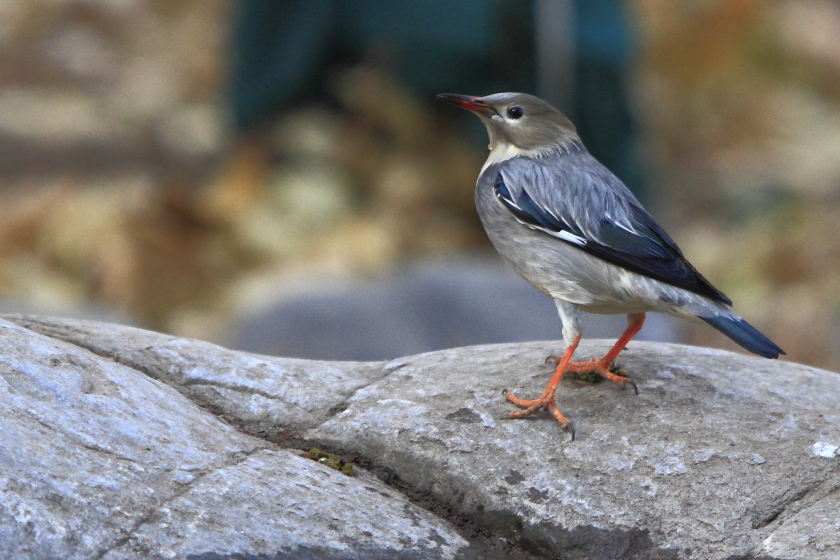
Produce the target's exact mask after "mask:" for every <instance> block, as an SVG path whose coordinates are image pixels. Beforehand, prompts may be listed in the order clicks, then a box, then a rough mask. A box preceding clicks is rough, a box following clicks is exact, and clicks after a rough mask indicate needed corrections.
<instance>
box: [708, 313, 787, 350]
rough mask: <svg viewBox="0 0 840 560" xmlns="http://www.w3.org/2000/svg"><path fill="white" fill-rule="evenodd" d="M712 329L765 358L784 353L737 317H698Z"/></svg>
mask: <svg viewBox="0 0 840 560" xmlns="http://www.w3.org/2000/svg"><path fill="white" fill-rule="evenodd" d="M700 318H701V319H703V320H704V321H706V322H707V323H709V324H710V325H712V326H713V327H714V328H716V329H717V330H719V331H720V332H722V333H723V334H725V335H726V336H728V337H729V338H731V339H732V340H734V341H735V342H737V343H738V344H740V345H741V346H743V347H744V348H746V349H747V350H749V351H750V352H752V353H753V354H758V355H759V356H763V357H765V358H778V357H779V354H784V353H785V351H784V350H782V349H781V348H779V347H778V346H776V344H775V343H774V342H773V341H772V340H770V339H769V338H767V337H766V336H764V335H763V334H761V333H760V332H758V329H756V328H755V327H753V326H752V325H750V324H749V323H747V322H746V321H744V320H743V319H742V318H740V317H738V316H737V315H734V314H733V315H732V316H726V315H717V316H714V317H700Z"/></svg>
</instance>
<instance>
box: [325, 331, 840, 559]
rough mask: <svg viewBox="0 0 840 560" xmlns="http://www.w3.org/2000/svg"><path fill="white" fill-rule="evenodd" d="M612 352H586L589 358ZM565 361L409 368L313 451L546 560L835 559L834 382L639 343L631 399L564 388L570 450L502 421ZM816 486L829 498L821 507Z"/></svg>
mask: <svg viewBox="0 0 840 560" xmlns="http://www.w3.org/2000/svg"><path fill="white" fill-rule="evenodd" d="M607 348H608V346H607V344H605V343H604V342H588V343H586V344H583V345H582V346H581V350H579V352H580V355H582V356H593V355H601V354H603V353H604V352H605V351H606V350H607ZM557 350H558V348H557V345H556V344H551V343H528V344H518V345H500V346H490V347H478V348H471V349H455V350H449V351H443V352H436V353H432V354H426V355H422V356H416V357H411V358H406V359H405V360H404V364H405V365H404V367H402V368H400V369H398V370H396V371H394V372H393V373H392V374H390V375H389V376H387V377H385V378H383V379H381V380H379V381H377V382H375V383H373V384H372V385H370V386H368V387H366V388H364V389H362V390H360V391H358V392H357V393H356V394H355V395H354V396H353V397H352V398H351V399H350V400H349V401H348V403H347V408H346V409H345V410H344V411H343V412H341V413H340V414H338V415H336V416H335V417H333V418H332V419H330V420H328V421H327V422H326V423H324V424H323V425H321V426H320V427H318V428H317V429H316V430H313V431H312V432H310V433H309V434H308V436H309V437H310V438H311V439H314V440H316V441H319V442H323V443H324V444H327V445H329V446H331V447H333V448H334V449H340V450H343V451H345V452H355V453H360V454H362V453H363V454H364V455H365V456H366V457H367V458H368V460H370V461H372V462H373V463H375V464H378V465H381V466H383V467H385V468H387V469H390V470H392V471H394V472H397V473H399V475H400V477H402V478H403V479H404V480H405V481H406V482H407V483H408V484H410V485H412V486H413V487H415V488H416V489H418V490H419V491H422V492H428V493H430V494H431V495H432V496H434V497H435V499H437V500H440V501H445V502H446V503H447V504H448V505H449V506H450V507H452V508H454V509H456V510H457V511H459V513H460V514H461V515H463V516H468V517H477V518H480V519H481V521H480V523H481V524H482V525H483V526H485V527H486V528H487V529H488V530H490V531H492V532H493V533H494V534H497V535H499V536H500V537H502V538H506V539H510V540H514V541H517V542H518V543H519V544H520V546H523V547H525V548H527V549H529V550H534V551H538V552H539V553H541V554H544V555H545V556H546V557H551V556H552V555H558V556H560V557H562V558H564V559H565V558H596V557H597V558H697V559H706V560H711V559H718V558H719V559H726V558H749V557H751V556H750V554H755V555H759V556H761V557H762V558H764V557H769V558H803V559H804V558H812V557H814V556H813V554H814V553H815V551H820V553H821V554H823V555H825V554H828V556H824V557H826V558H827V557H830V556H832V555H834V557H837V555H840V547H838V544H837V537H836V535H837V534H838V532H837V523H838V519H837V517H836V514H835V515H834V516H833V518H832V516H830V515H826V512H828V511H835V512H836V509H834V510H832V509H831V505H830V504H832V503H836V500H837V495H836V493H837V489H836V488H837V486H838V485H840V479H838V477H837V473H838V470H839V469H838V467H840V463H838V459H837V458H836V457H833V456H832V457H829V456H827V455H828V454H827V453H826V452H825V451H826V449H827V448H826V447H825V445H830V446H834V445H837V444H838V443H840V400H838V398H837V395H840V376H838V375H836V374H833V373H830V372H825V371H820V370H816V369H813V368H809V367H805V366H800V365H796V364H791V363H786V362H779V361H770V360H763V359H757V358H753V357H748V356H744V355H740V354H734V353H729V352H724V351H716V350H706V349H701V348H692V347H686V346H678V345H663V344H650V343H638V342H634V343H631V345H630V347H629V348H628V349H627V350H626V351H625V352H624V353H623V354H622V357H621V360H620V361H621V362H622V363H623V366H624V367H625V368H626V369H628V370H629V371H631V372H632V374H633V378H634V379H635V381H636V383H637V384H638V387H639V392H640V394H639V395H638V396H635V395H633V392H632V391H624V392H621V391H619V390H617V388H616V387H615V386H613V385H611V384H609V383H599V384H584V383H582V382H579V381H574V380H568V381H564V382H563V384H562V385H561V390H560V391H559V393H558V405H559V407H560V409H561V410H562V411H563V412H564V413H566V414H567V415H568V416H569V417H570V418H571V419H572V421H573V422H575V424H576V426H577V439H576V440H574V441H570V438H569V437H568V435H567V434H565V433H564V432H562V431H561V430H560V428H559V426H558V425H557V423H556V422H555V421H554V420H553V419H551V418H549V417H548V416H542V417H534V418H532V419H528V420H518V421H510V420H503V419H502V418H503V417H504V416H505V415H506V414H507V413H508V412H510V411H511V410H513V409H514V408H513V407H512V405H510V404H508V403H506V402H505V401H504V400H503V397H502V396H501V392H502V390H503V389H505V388H510V389H513V390H514V391H515V393H516V394H517V395H519V396H521V397H528V396H537V395H539V393H540V392H541V390H542V388H543V386H544V384H545V383H546V381H547V379H548V377H549V376H550V372H551V366H543V365H541V364H542V362H543V358H544V357H545V356H546V355H547V354H548V353H549V352H551V351H557ZM820 443H822V444H824V445H817V447H816V448H815V447H814V446H815V444H820ZM828 449H830V448H828ZM821 484H828V485H829V486H830V487H831V488H833V490H832V492H833V493H830V494H826V495H825V496H824V495H823V494H825V492H823V493H819V492H816V489H818V488H819V487H820V485H821ZM799 516H804V519H797V518H798V517H799ZM793 523H796V525H795V526H794V527H803V526H807V527H808V533H807V534H808V535H809V540H805V541H802V535H803V533H802V532H801V531H796V530H792V529H791V527H792V525H791V524H793ZM791 535H796V536H797V538H799V539H800V541H797V542H802V543H803V545H802V546H801V547H800V548H798V549H794V547H793V545H792V544H791V543H792V542H793V541H792V537H791ZM779 540H781V542H779ZM762 543H763V544H762ZM777 550H778V551H783V553H779V554H777V553H776V552H774V551H777ZM826 550H828V551H829V552H825V551H826Z"/></svg>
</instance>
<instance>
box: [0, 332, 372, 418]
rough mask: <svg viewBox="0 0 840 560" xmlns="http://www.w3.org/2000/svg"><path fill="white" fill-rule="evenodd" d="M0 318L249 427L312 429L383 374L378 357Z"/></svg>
mask: <svg viewBox="0 0 840 560" xmlns="http://www.w3.org/2000/svg"><path fill="white" fill-rule="evenodd" d="M5 317H6V318H7V319H8V320H11V321H14V322H16V323H17V324H19V325H22V326H24V327H26V328H29V329H32V330H33V331H35V332H39V333H42V334H45V335H47V336H51V337H53V338H57V339H59V340H63V341H65V342H70V343H72V344H75V345H77V346H81V347H82V348H85V349H87V350H90V351H91V352H93V353H94V354H98V355H100V356H105V357H108V358H110V359H113V360H114V361H117V362H119V363H121V364H126V365H128V366H130V367H132V368H134V369H137V370H139V371H142V372H144V373H146V374H148V375H149V376H151V377H153V378H154V379H158V380H160V381H163V382H164V383H166V384H168V385H170V386H172V387H175V388H177V389H178V390H180V391H181V392H183V393H184V394H185V395H187V396H189V397H190V398H192V399H193V400H195V401H196V402H199V403H201V404H202V405H203V406H206V407H208V408H210V409H211V410H213V411H215V412H217V413H219V414H223V415H227V416H230V417H233V418H235V419H236V420H237V421H238V422H239V423H240V424H241V425H242V426H244V427H245V428H247V429H248V430H249V431H251V432H254V433H257V432H266V433H269V434H271V433H276V432H277V431H278V430H283V431H290V432H293V433H297V432H299V431H301V430H304V429H307V428H313V427H315V426H317V425H319V424H320V423H322V422H323V421H324V420H326V419H327V418H328V417H329V416H330V415H332V414H333V413H334V412H335V410H336V407H339V406H340V405H342V403H344V402H345V401H346V400H347V398H348V397H349V396H350V395H352V394H353V393H354V392H355V391H356V390H358V389H360V388H362V387H365V386H367V385H369V384H370V383H371V382H373V381H375V380H376V379H379V378H380V377H382V376H384V375H386V374H387V369H385V368H384V367H383V365H382V364H379V363H361V362H315V361H310V360H301V359H295V358H274V357H269V356H257V355H254V354H248V353H245V352H235V351H232V350H227V349H225V348H222V347H220V346H216V345H214V344H209V343H206V342H200V341H196V340H188V339H183V338H177V337H174V336H168V335H164V334H159V333H153V332H149V331H145V330H142V329H137V328H133V327H125V326H121V325H112V324H108V323H97V322H93V321H81V320H76V319H54V318H47V317H33V316H24V315H6V316H5Z"/></svg>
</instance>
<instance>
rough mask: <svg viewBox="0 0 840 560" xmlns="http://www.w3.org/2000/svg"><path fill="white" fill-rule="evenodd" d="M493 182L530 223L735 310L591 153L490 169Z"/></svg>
mask: <svg viewBox="0 0 840 560" xmlns="http://www.w3.org/2000/svg"><path fill="white" fill-rule="evenodd" d="M479 182H489V183H490V185H485V186H490V187H492V188H493V190H494V192H495V194H496V196H497V197H498V199H499V200H500V201H501V202H502V204H503V205H504V206H505V207H506V208H507V209H508V210H509V211H510V212H511V213H512V214H513V215H514V217H515V218H516V219H517V220H518V221H519V222H520V223H522V224H523V225H525V226H527V227H529V228H531V229H534V230H538V231H541V232H544V233H546V234H548V235H551V236H553V237H555V238H557V239H559V240H560V241H562V242H564V243H568V244H570V245H573V246H574V247H577V248H578V249H580V250H581V251H585V252H587V253H589V254H591V255H593V256H595V257H597V258H600V259H603V260H605V261H607V262H609V263H612V264H615V265H617V266H620V267H622V268H625V269H627V270H630V271H633V272H636V273H638V274H641V275H643V276H647V277H649V278H653V279H655V280H659V281H661V282H664V283H666V284H670V285H672V286H677V287H679V288H683V289H686V290H688V291H690V292H694V293H696V294H699V295H702V296H705V297H708V298H710V299H712V300H713V301H717V302H720V303H724V304H726V305H731V304H732V302H731V301H730V300H729V298H727V297H726V296H725V295H724V294H722V293H721V292H720V291H719V290H717V289H716V288H715V287H714V286H712V285H711V284H710V283H709V281H708V280H706V279H705V278H703V276H702V275H701V274H700V273H699V272H697V270H696V269H695V268H694V267H693V266H692V265H691V263H689V262H688V260H686V258H685V257H684V256H683V254H682V251H680V248H679V247H677V244H676V243H674V241H673V240H672V239H671V238H670V237H669V236H668V234H667V233H665V231H664V230H663V229H662V228H661V227H660V226H659V225H658V224H657V223H656V222H655V221H654V219H653V218H652V217H651V216H650V214H648V213H647V211H645V209H644V208H642V205H641V204H640V203H639V201H638V200H636V198H635V197H634V196H633V194H632V193H631V192H630V190H629V189H628V188H627V187H626V186H625V185H624V183H622V182H621V181H620V180H619V179H618V178H617V177H616V176H615V175H613V174H612V173H611V172H610V171H609V170H608V169H607V168H605V167H604V166H602V165H601V164H600V163H598V161H597V160H595V159H594V158H593V157H592V156H591V155H590V154H589V153H588V152H585V151H578V152H560V153H557V152H555V153H554V154H550V155H548V156H541V157H534V158H530V157H518V158H513V159H509V160H506V161H502V162H499V163H496V164H493V165H490V166H488V167H487V169H485V171H484V173H482V174H481V177H480V178H479Z"/></svg>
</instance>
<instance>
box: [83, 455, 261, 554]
mask: <svg viewBox="0 0 840 560" xmlns="http://www.w3.org/2000/svg"><path fill="white" fill-rule="evenodd" d="M264 449H266V448H265V447H256V448H254V449H251V450H250V451H242V452H240V453H237V455H239V456H238V457H237V458H236V460H235V461H233V462H231V463H229V464H223V465H220V466H218V467H216V468H213V469H208V470H207V471H205V472H203V473H199V474H198V475H196V476H195V477H194V478H193V479H192V480H190V481H189V482H187V483H185V484H181V485H180V486H181V488H180V489H179V490H178V491H177V492H174V493H173V494H172V495H171V496H169V497H168V498H166V499H164V500H163V501H162V502H160V503H159V504H158V505H156V506H155V507H154V508H152V509H151V510H150V511H149V512H148V513H146V514H145V515H143V516H141V517H140V519H138V520H137V521H136V522H134V524H133V525H132V526H131V527H129V529H128V531H127V532H126V534H125V535H123V536H122V537H120V538H119V539H117V540H116V541H114V543H113V544H112V545H111V546H108V547H106V548H104V549H102V550H101V551H100V552H98V553H97V554H96V556H94V557H93V558H94V559H95V560H102V558H104V557H105V555H106V554H108V553H109V552H111V551H113V550H116V549H118V548H120V547H121V546H123V545H125V544H127V543H128V542H129V541H131V539H132V537H133V536H134V534H135V533H136V532H137V531H138V530H139V529H140V528H141V527H142V526H143V525H146V524H147V523H149V522H150V521H152V520H153V519H154V517H155V514H157V512H159V511H160V510H161V509H163V508H165V507H166V506H167V505H169V504H171V503H172V502H174V501H175V500H177V499H178V498H180V497H181V496H184V495H185V494H187V492H189V491H190V490H191V489H192V488H193V486H195V485H196V484H197V483H198V482H200V481H202V480H204V479H205V478H207V477H208V476H210V475H212V474H214V473H217V472H219V471H221V470H224V469H229V468H232V467H236V466H237V465H240V464H242V463H244V462H245V461H247V460H248V459H249V458H250V457H251V456H253V455H255V454H257V453H259V452H260V451H263V450H264Z"/></svg>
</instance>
